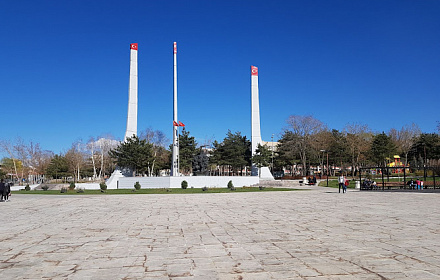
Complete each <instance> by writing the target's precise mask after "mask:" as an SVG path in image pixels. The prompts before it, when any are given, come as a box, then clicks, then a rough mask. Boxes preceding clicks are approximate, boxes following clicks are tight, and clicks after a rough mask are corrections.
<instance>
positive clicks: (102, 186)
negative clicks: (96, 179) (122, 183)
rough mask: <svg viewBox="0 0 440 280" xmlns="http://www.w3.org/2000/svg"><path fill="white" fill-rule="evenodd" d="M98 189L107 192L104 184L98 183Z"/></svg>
mask: <svg viewBox="0 0 440 280" xmlns="http://www.w3.org/2000/svg"><path fill="white" fill-rule="evenodd" d="M99 187H100V188H101V191H106V190H107V185H106V184H105V183H104V182H102V183H99Z"/></svg>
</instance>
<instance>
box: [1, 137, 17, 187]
mask: <svg viewBox="0 0 440 280" xmlns="http://www.w3.org/2000/svg"><path fill="white" fill-rule="evenodd" d="M0 148H1V149H2V150H3V151H5V152H6V153H7V154H8V155H9V157H10V158H11V160H12V163H13V166H14V173H15V177H16V178H17V179H18V171H17V164H18V159H17V156H16V155H15V151H14V146H13V145H12V144H11V142H10V141H6V140H2V141H0Z"/></svg>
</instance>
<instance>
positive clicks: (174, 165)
mask: <svg viewBox="0 0 440 280" xmlns="http://www.w3.org/2000/svg"><path fill="white" fill-rule="evenodd" d="M173 52H174V96H173V158H172V162H171V176H179V124H178V121H177V43H176V42H174V48H173Z"/></svg>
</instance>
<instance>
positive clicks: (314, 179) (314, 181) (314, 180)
mask: <svg viewBox="0 0 440 280" xmlns="http://www.w3.org/2000/svg"><path fill="white" fill-rule="evenodd" d="M319 174H321V173H319ZM313 185H316V176H315V175H313Z"/></svg>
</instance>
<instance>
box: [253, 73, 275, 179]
mask: <svg viewBox="0 0 440 280" xmlns="http://www.w3.org/2000/svg"><path fill="white" fill-rule="evenodd" d="M251 119H252V123H251V130H252V132H251V141H252V156H254V155H255V152H256V150H257V147H258V144H260V145H263V141H262V140H261V131H260V101H259V97H258V68H257V67H255V66H251ZM258 171H259V170H258V167H257V166H256V165H255V164H254V163H252V176H258V175H259V176H260V178H261V179H271V180H273V176H272V173H270V170H269V167H266V166H263V167H261V168H260V171H261V172H260V174H259V172H258Z"/></svg>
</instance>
